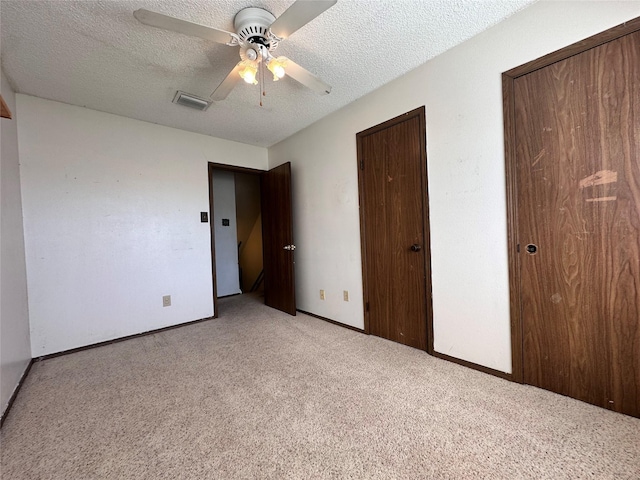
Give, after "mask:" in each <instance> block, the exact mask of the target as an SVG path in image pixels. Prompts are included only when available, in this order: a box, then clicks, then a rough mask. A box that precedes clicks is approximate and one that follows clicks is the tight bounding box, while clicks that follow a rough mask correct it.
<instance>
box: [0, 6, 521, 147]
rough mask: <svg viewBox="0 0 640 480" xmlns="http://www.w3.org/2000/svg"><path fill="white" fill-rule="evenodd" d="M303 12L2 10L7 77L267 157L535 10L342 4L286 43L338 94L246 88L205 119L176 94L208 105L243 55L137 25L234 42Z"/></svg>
mask: <svg viewBox="0 0 640 480" xmlns="http://www.w3.org/2000/svg"><path fill="white" fill-rule="evenodd" d="M291 3H293V0H140V1H136V0H124V1H120V0H101V1H91V0H84V1H62V0H49V1H34V0H1V1H0V19H1V28H0V32H1V57H2V68H3V70H4V72H5V74H6V76H7V78H8V79H9V81H10V82H11V83H12V85H13V86H14V88H15V89H16V92H18V93H25V94H28V95H34V96H37V97H42V98H46V99H51V100H56V101H59V102H64V103H69V104H73V105H80V106H85V107H88V108H91V109H94V110H100V111H103V112H109V113H114V114H117V115H123V116H125V117H130V118H136V119H139V120H144V121H147V122H153V123H158V124H161V125H167V126H170V127H175V128H179V129H182V130H187V131H192V132H198V133H203V134H206V135H212V136H214V137H219V138H225V139H228V140H235V141H238V142H242V143H248V144H252V145H258V146H263V147H268V146H271V145H273V144H274V143H277V142H278V141H280V140H283V139H285V138H287V137H288V136H290V135H292V134H293V133H295V132H297V131H298V130H301V129H302V128H304V127H306V126H308V125H310V124H312V123H313V122H315V121H317V120H319V119H320V118H322V117H324V116H325V115H327V114H329V113H331V112H333V111H335V110H338V109H339V108H341V107H343V106H344V105H347V104H348V103H350V102H352V101H354V100H356V99H357V98H359V97H362V96H363V95H365V94H367V93H368V92H370V91H372V90H374V89H376V88H378V87H380V86H382V85H384V84H385V83H387V82H389V81H390V80H393V79H394V78H397V77H399V76H401V75H402V74H404V73H406V72H408V71H409V70H411V69H413V68H415V67H417V66H418V65H420V64H422V63H424V62H426V61H427V60H429V59H430V58H432V57H434V56H436V55H438V54H439V53H442V52H443V51H445V50H447V49H449V48H451V47H453V46H454V45H457V44H459V43H461V42H463V41H464V40H466V39H468V38H470V37H472V36H473V35H475V34H477V33H479V32H481V31H482V30H485V29H486V28H488V27H489V26H491V25H493V24H495V23H498V22H499V21H501V20H503V19H504V18H506V17H508V16H509V15H511V14H512V13H514V12H515V11H517V10H519V9H521V8H523V7H524V6H526V5H527V4H530V3H532V0H338V3H337V4H336V5H335V6H333V7H332V8H330V9H329V10H327V11H326V12H324V13H323V14H322V15H320V16H319V17H317V18H316V19H315V20H313V21H312V22H311V23H309V24H307V25H306V26H304V27H303V28H301V29H300V30H298V31H297V32H296V33H294V34H293V35H292V36H291V37H290V38H289V39H287V40H285V41H283V42H281V43H280V46H279V47H278V49H277V50H276V52H275V54H276V55H285V56H287V57H290V58H291V59H292V60H294V61H296V62H297V63H299V64H300V65H302V66H303V67H305V68H307V69H308V70H309V71H311V72H312V73H314V74H315V75H317V76H319V77H320V78H322V79H323V80H325V81H326V82H328V83H329V84H330V85H332V87H333V90H332V92H331V94H330V95H317V94H315V93H313V92H311V91H310V90H307V89H306V88H304V87H302V86H301V85H300V84H298V83H297V82H295V81H294V80H292V79H290V78H288V77H285V78H284V79H282V80H281V81H279V82H272V81H271V80H270V79H269V78H268V79H267V82H266V92H267V96H266V97H265V98H264V107H260V106H259V88H258V87H257V86H253V85H247V84H245V83H244V82H240V83H238V85H237V86H236V88H235V89H234V90H233V91H232V92H231V94H230V95H229V96H228V97H227V99H226V100H224V101H220V102H215V103H214V104H213V105H212V106H211V107H210V108H209V109H208V110H207V111H206V112H199V111H196V110H192V109H189V108H186V107H183V106H180V105H175V104H173V103H171V101H172V99H173V97H174V95H175V92H176V90H182V91H185V92H188V93H191V94H194V95H197V96H201V97H205V98H208V97H209V95H210V94H211V93H212V92H213V90H214V89H215V88H216V86H217V85H218V84H219V83H220V82H221V81H222V80H223V79H224V78H225V76H226V75H227V73H228V72H229V71H230V70H231V68H233V66H234V65H235V63H236V62H237V61H238V60H239V57H238V48H237V47H228V46H225V45H220V44H216V43H212V42H209V41H206V40H201V39H197V38H192V37H187V36H184V35H180V34H177V33H173V32H168V31H163V30H159V29H157V28H153V27H149V26H146V25H142V24H140V23H138V22H137V21H136V20H135V19H134V17H133V11H134V10H136V9H138V8H146V9H148V10H153V11H156V12H160V13H164V14H166V15H171V16H175V17H180V18H182V19H185V20H189V21H192V22H196V23H201V24H204V25H209V26H213V27H216V28H220V29H223V30H228V31H234V30H233V17H234V15H235V14H236V13H237V12H238V11H239V10H240V9H242V8H244V7H248V6H255V7H262V8H265V9H267V10H269V11H271V12H272V13H273V14H274V15H275V16H276V17H277V16H279V15H280V14H282V12H284V11H285V10H286V8H287V7H288V6H289V5H291Z"/></svg>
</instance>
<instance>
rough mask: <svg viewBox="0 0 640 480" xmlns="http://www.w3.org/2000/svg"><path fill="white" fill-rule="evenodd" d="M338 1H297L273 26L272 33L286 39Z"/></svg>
mask: <svg viewBox="0 0 640 480" xmlns="http://www.w3.org/2000/svg"><path fill="white" fill-rule="evenodd" d="M337 1H338V0H297V1H296V2H294V3H293V5H291V6H290V7H289V8H288V9H287V10H285V12H284V13H283V14H282V15H280V16H279V17H278V18H277V19H276V21H275V22H273V23H272V24H271V27H270V28H271V33H273V34H274V35H275V36H276V37H279V38H282V39H285V38H288V37H289V36H290V35H291V34H292V33H293V32H295V31H296V30H298V29H299V28H300V27H303V26H305V25H306V24H307V23H309V22H310V21H311V20H313V19H314V18H316V17H317V16H318V15H320V14H321V13H322V12H324V11H325V10H327V9H328V8H330V7H333V6H334V5H335V4H336V2H337Z"/></svg>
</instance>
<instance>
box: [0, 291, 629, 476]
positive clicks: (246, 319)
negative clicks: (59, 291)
mask: <svg viewBox="0 0 640 480" xmlns="http://www.w3.org/2000/svg"><path fill="white" fill-rule="evenodd" d="M220 311H221V318H219V319H217V320H211V321H206V322H203V323H199V324H194V325H191V326H185V327H182V328H179V329H175V330H170V331H167V332H164V333H159V334H155V335H151V336H146V337H141V338H137V339H133V340H129V341H125V342H121V343H116V344H113V345H109V346H105V347H100V348H95V349H91V350H87V351H83V352H79V353H74V354H70V355H66V356H62V357H58V358H54V359H50V360H45V361H42V362H38V363H35V364H34V366H33V369H32V370H31V374H30V375H29V377H28V379H27V381H26V382H25V384H24V386H23V388H22V391H21V392H20V394H19V396H18V398H17V400H16V402H15V404H14V406H13V409H12V411H11V412H10V414H9V415H8V417H7V419H6V422H5V424H4V427H3V428H2V432H1V442H2V444H1V448H2V458H1V461H2V463H1V467H2V478H3V479H6V480H9V479H12V480H14V479H15V480H18V479H205V478H215V479H245V478H246V479H269V478H272V479H307V478H366V479H369V478H371V479H401V478H411V479H418V478H424V479H472V478H486V479H582V478H589V479H616V480H620V479H634V480H636V479H638V478H640V420H638V419H635V418H631V417H627V416H624V415H620V414H617V413H613V412H610V411H606V410H603V409H600V408H597V407H594V406H591V405H587V404H585V403H582V402H578V401H575V400H572V399H570V398H566V397H562V396H560V395H555V394H553V393H550V392H546V391H543V390H539V389H536V388H533V387H528V386H523V385H518V384H514V383H511V382H508V381H505V380H502V379H499V378H495V377H492V376H490V375H486V374H483V373H479V372H476V371H474V370H471V369H468V368H465V367H461V366H458V365H455V364H453V363H450V362H446V361H443V360H438V359H435V358H432V357H430V356H428V355H427V354H426V353H425V352H421V351H419V350H415V349H412V348H408V347H404V346H402V345H398V344H395V343H392V342H389V341H386V340H383V339H380V338H377V337H373V336H366V335H363V334H361V333H358V332H353V331H350V330H347V329H344V328H341V327H338V326H335V325H332V324H329V323H327V322H323V321H322V320H318V319H316V318H312V317H309V316H307V315H302V314H299V315H298V316H297V317H290V316H288V315H285V314H281V313H280V312H277V311H275V310H272V309H269V308H266V307H264V306H263V305H261V304H260V301H259V299H258V298H256V297H247V296H242V297H232V298H227V299H223V300H222V301H221V302H220Z"/></svg>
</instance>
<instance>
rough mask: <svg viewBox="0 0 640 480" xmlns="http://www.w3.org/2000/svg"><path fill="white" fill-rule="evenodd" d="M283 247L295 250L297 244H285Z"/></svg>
mask: <svg viewBox="0 0 640 480" xmlns="http://www.w3.org/2000/svg"><path fill="white" fill-rule="evenodd" d="M283 248H284V249H285V250H291V251H293V250H295V249H296V246H295V245H293V244H292V245H285V246H284V247H283Z"/></svg>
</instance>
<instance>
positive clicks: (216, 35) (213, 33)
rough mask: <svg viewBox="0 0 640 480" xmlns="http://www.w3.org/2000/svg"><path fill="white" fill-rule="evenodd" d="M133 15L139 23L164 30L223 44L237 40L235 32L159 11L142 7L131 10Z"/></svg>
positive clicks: (233, 43)
mask: <svg viewBox="0 0 640 480" xmlns="http://www.w3.org/2000/svg"><path fill="white" fill-rule="evenodd" d="M133 16H134V17H136V19H137V20H138V21H139V22H140V23H144V24H145V25H149V26H151V27H157V28H163V29H165V30H171V31H172V32H178V33H182V34H184V35H190V36H192V37H199V38H204V39H205V40H211V41H214V42H217V43H224V44H225V45H236V44H237V41H238V36H237V35H236V34H235V33H231V32H226V31H224V30H218V29H217V28H212V27H207V26H205V25H199V24H197V23H192V22H187V21H186V20H180V19H179V18H175V17H169V16H167V15H163V14H161V13H156V12H152V11H150V10H145V9H144V8H141V9H139V10H136V11H135V12H133Z"/></svg>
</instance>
